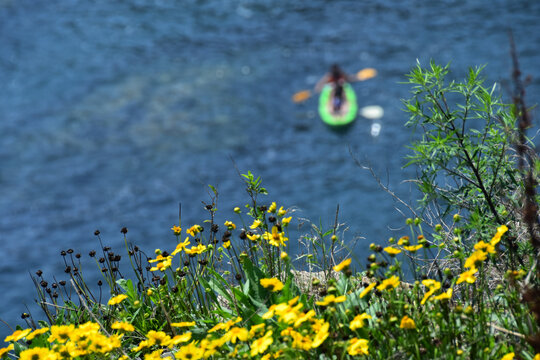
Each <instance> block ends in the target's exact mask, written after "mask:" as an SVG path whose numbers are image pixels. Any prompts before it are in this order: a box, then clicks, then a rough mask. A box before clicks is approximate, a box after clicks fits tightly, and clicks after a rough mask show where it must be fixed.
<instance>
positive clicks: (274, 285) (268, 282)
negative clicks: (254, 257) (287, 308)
mask: <svg viewBox="0 0 540 360" xmlns="http://www.w3.org/2000/svg"><path fill="white" fill-rule="evenodd" d="M260 283H261V285H262V287H264V288H265V289H268V290H270V291H272V292H276V291H280V290H281V289H283V283H282V282H281V281H279V280H278V279H276V278H270V279H261V280H260Z"/></svg>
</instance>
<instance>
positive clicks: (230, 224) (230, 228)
mask: <svg viewBox="0 0 540 360" xmlns="http://www.w3.org/2000/svg"><path fill="white" fill-rule="evenodd" d="M225 226H226V227H227V229H229V230H234V229H236V225H235V224H234V223H233V222H232V221H225Z"/></svg>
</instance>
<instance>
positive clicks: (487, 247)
mask: <svg viewBox="0 0 540 360" xmlns="http://www.w3.org/2000/svg"><path fill="white" fill-rule="evenodd" d="M507 231H508V227H507V226H506V225H501V226H499V227H498V228H497V233H496V234H495V235H494V236H493V238H492V239H491V241H490V242H489V243H485V242H484V241H479V242H478V243H477V244H476V245H474V249H475V251H474V252H473V253H472V254H471V255H470V256H469V257H468V258H467V259H466V260H465V265H464V267H465V268H467V269H469V270H467V271H464V272H463V273H461V274H460V275H459V278H458V280H457V281H456V284H461V283H462V282H468V283H469V284H472V283H474V282H475V281H476V276H475V274H476V273H477V272H478V267H479V266H480V265H481V264H482V262H483V261H484V260H486V259H487V257H488V254H495V246H496V245H497V244H498V243H499V242H500V241H501V237H502V236H503V235H504V233H506V232H507Z"/></svg>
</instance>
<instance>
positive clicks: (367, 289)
mask: <svg viewBox="0 0 540 360" xmlns="http://www.w3.org/2000/svg"><path fill="white" fill-rule="evenodd" d="M375 286H377V283H376V282H372V283H371V284H369V285H368V286H366V288H365V289H364V290H362V292H361V293H360V299H361V298H363V297H364V296H366V295H367V294H369V292H370V291H371V290H372V289H373V288H374V287H375Z"/></svg>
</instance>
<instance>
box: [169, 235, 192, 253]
mask: <svg viewBox="0 0 540 360" xmlns="http://www.w3.org/2000/svg"><path fill="white" fill-rule="evenodd" d="M189 244H190V242H189V238H186V240H184V242H180V243H178V245H176V249H174V251H173V252H172V253H171V256H174V255H176V254H178V253H179V252H180V251H182V250H184V249H185V248H186V247H187V246H188V245H189Z"/></svg>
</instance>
